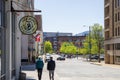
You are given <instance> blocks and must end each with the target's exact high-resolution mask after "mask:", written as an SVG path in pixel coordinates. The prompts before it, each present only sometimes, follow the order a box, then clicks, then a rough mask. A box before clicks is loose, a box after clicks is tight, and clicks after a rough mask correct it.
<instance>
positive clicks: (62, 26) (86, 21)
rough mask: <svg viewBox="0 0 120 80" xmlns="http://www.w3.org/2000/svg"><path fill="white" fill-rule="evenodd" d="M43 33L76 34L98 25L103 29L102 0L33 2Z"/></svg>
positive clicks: (40, 0)
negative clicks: (39, 17)
mask: <svg viewBox="0 0 120 80" xmlns="http://www.w3.org/2000/svg"><path fill="white" fill-rule="evenodd" d="M34 5H35V10H41V11H42V12H41V13H39V14H41V15H42V27H43V32H67V33H73V34H78V33H81V32H84V31H87V30H89V26H92V25H93V24H95V23H99V24H100V25H102V26H103V27H104V0H35V4H34Z"/></svg>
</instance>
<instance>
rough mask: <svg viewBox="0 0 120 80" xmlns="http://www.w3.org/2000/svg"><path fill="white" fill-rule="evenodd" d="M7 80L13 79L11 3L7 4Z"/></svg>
mask: <svg viewBox="0 0 120 80" xmlns="http://www.w3.org/2000/svg"><path fill="white" fill-rule="evenodd" d="M6 4H7V5H6V23H5V24H6V80H11V79H12V77H11V76H12V74H11V72H12V59H11V57H12V22H11V21H12V20H11V19H12V17H11V11H10V10H11V1H10V0H9V1H7V2H6Z"/></svg>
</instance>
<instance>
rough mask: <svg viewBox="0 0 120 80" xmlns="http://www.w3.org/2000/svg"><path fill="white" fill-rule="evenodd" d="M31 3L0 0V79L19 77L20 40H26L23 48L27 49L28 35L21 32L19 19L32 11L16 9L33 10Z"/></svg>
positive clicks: (26, 0)
mask: <svg viewBox="0 0 120 80" xmlns="http://www.w3.org/2000/svg"><path fill="white" fill-rule="evenodd" d="M33 4H34V0H0V80H18V78H19V74H20V73H19V72H20V66H21V53H22V52H23V48H24V47H22V44H24V43H22V40H25V41H27V42H26V44H25V45H26V47H27V48H24V49H25V51H28V36H27V35H23V34H22V33H21V31H20V29H19V21H20V19H21V18H22V17H24V16H26V15H31V16H33V13H30V12H24V11H23V12H16V10H18V11H21V10H33V9H34V5H33ZM25 51H24V52H25ZM25 53H27V52H25Z"/></svg>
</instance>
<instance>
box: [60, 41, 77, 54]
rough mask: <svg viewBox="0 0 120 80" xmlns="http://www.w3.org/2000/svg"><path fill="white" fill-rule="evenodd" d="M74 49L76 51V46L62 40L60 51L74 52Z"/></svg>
mask: <svg viewBox="0 0 120 80" xmlns="http://www.w3.org/2000/svg"><path fill="white" fill-rule="evenodd" d="M76 51H77V48H76V47H75V46H74V44H73V43H71V42H63V43H62V45H61V47H60V52H62V53H65V54H75V53H76Z"/></svg>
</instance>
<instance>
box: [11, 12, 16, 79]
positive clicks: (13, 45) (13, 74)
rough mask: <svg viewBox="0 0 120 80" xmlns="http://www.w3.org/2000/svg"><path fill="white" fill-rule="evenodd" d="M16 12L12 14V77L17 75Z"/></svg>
mask: <svg viewBox="0 0 120 80" xmlns="http://www.w3.org/2000/svg"><path fill="white" fill-rule="evenodd" d="M15 22H16V20H15V13H13V14H12V77H13V76H15V50H16V49H15Z"/></svg>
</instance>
